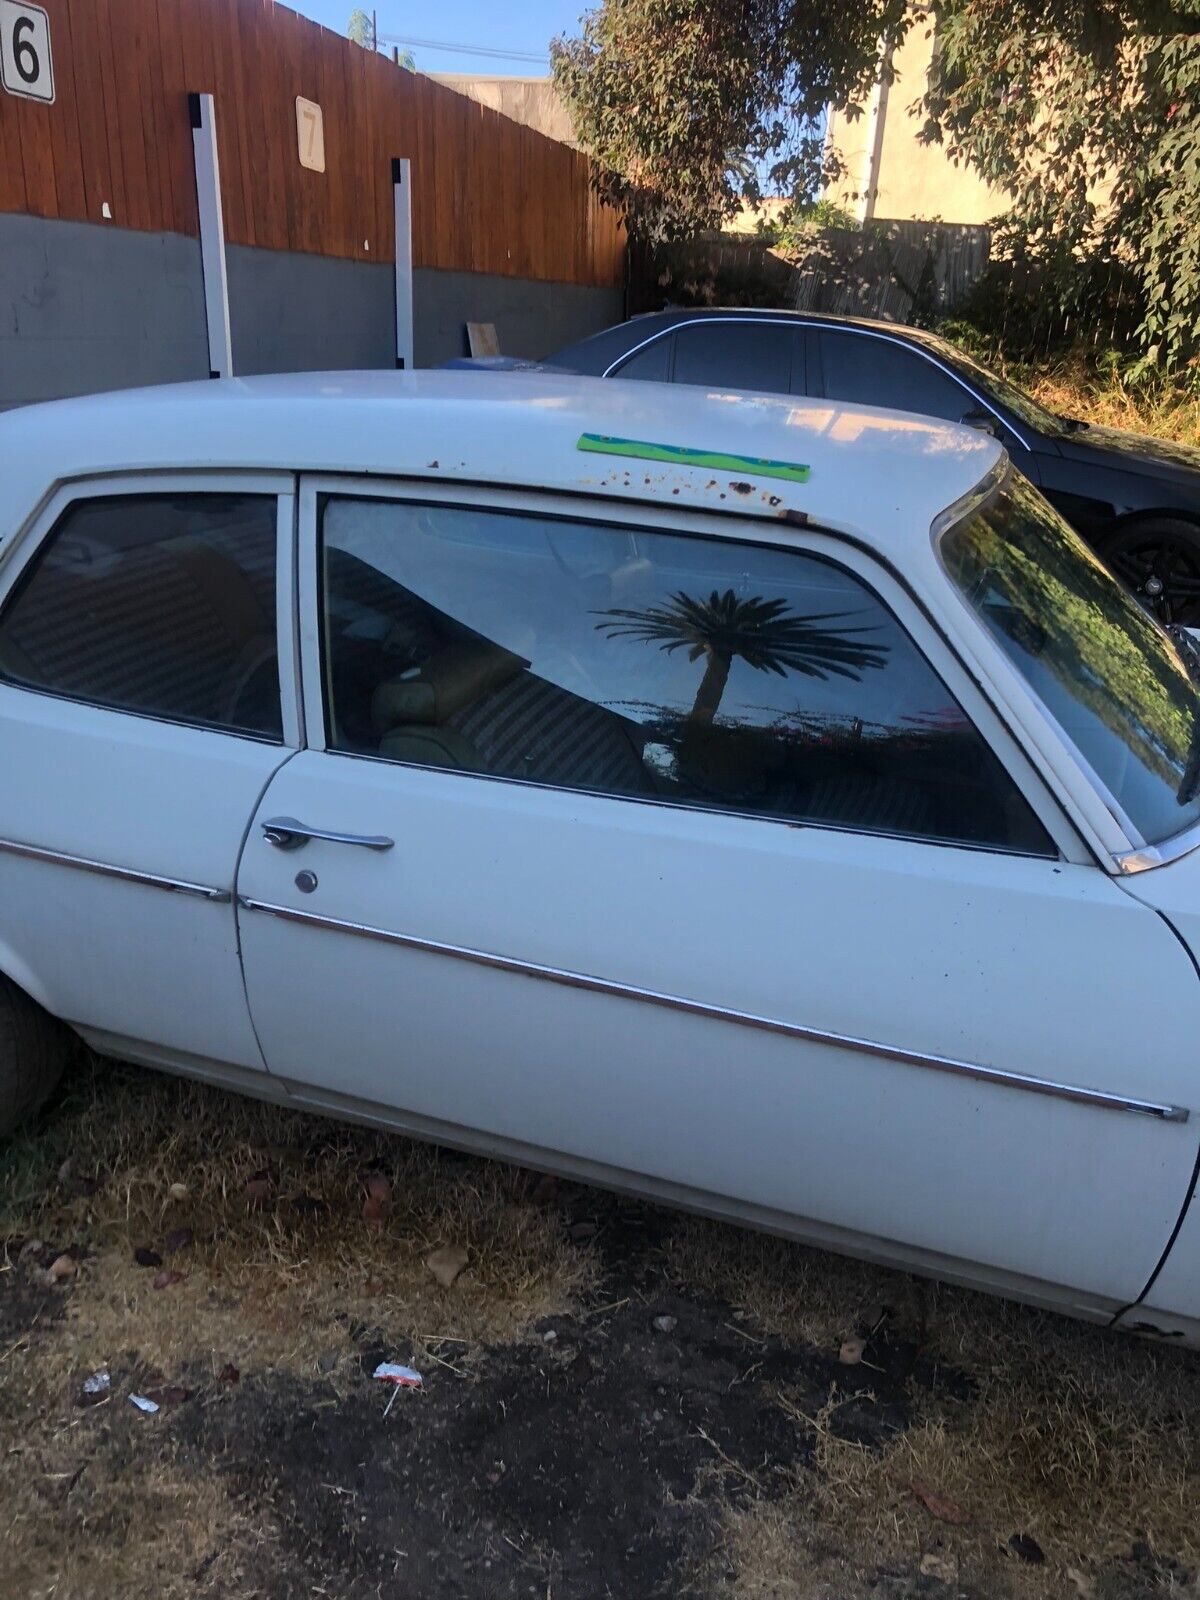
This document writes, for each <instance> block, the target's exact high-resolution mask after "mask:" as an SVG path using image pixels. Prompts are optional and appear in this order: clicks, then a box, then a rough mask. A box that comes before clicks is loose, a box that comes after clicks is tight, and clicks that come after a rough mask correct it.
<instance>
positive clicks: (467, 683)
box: [371, 639, 529, 734]
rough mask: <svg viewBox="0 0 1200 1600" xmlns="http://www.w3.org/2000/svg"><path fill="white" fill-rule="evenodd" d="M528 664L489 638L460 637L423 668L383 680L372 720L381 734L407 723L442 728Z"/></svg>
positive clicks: (372, 702)
mask: <svg viewBox="0 0 1200 1600" xmlns="http://www.w3.org/2000/svg"><path fill="white" fill-rule="evenodd" d="M528 665H529V662H528V661H525V660H523V659H522V657H520V656H518V655H514V654H513V653H512V651H511V650H505V649H502V648H501V646H500V645H496V644H491V643H489V642H488V641H487V640H486V639H477V640H475V639H463V640H456V641H455V642H454V643H453V644H450V645H447V646H445V647H444V648H443V649H441V650H439V651H438V653H437V654H436V655H434V656H431V657H430V659H429V660H428V661H426V662H424V663H423V665H422V666H421V667H420V669H419V670H418V671H415V672H413V673H412V674H411V675H409V676H406V677H401V678H392V679H390V680H389V681H388V682H387V683H381V684H380V685H379V687H378V688H377V689H376V691H375V693H374V695H373V696H372V699H371V721H372V723H373V724H374V727H375V731H376V733H380V734H382V733H386V732H387V731H388V730H389V729H390V728H398V727H400V726H402V725H403V724H405V723H421V724H424V725H425V726H427V727H440V726H442V725H444V724H445V723H446V722H447V721H448V720H449V719H450V718H451V717H452V716H454V715H455V713H456V712H459V711H462V710H464V709H465V708H466V707H467V706H469V705H474V703H475V702H476V701H477V700H482V699H483V697H484V696H485V695H489V694H494V693H495V691H496V690H497V689H499V688H501V687H502V686H503V685H504V684H506V683H508V682H509V681H510V679H512V678H515V677H516V676H517V674H518V673H519V672H523V671H524V669H525V668H526V667H527V666H528Z"/></svg>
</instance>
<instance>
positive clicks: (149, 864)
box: [0, 477, 296, 1070]
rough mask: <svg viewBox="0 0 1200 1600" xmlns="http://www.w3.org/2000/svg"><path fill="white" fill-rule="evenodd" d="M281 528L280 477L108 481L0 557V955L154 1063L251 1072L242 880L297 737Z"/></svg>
mask: <svg viewBox="0 0 1200 1600" xmlns="http://www.w3.org/2000/svg"><path fill="white" fill-rule="evenodd" d="M281 491H282V492H281ZM293 523H294V519H293V497H292V494H291V483H290V480H287V479H285V480H282V481H280V480H271V479H262V478H257V479H252V480H247V479H236V480H231V481H230V483H229V484H228V485H227V486H224V487H222V488H219V489H218V488H215V487H214V485H213V481H212V478H211V477H207V478H205V479H202V480H198V481H197V480H189V479H179V480H171V481H167V480H164V479H139V480H132V481H131V482H130V483H128V484H127V485H124V486H122V485H119V484H114V483H112V482H109V483H106V484H105V485H103V486H101V487H98V488H95V489H92V488H82V487H81V488H77V489H74V490H72V491H70V493H69V494H64V495H61V496H60V497H59V500H58V501H57V502H56V503H55V504H54V505H52V506H51V507H50V508H49V510H48V512H47V514H46V516H45V517H44V518H43V519H42V523H41V527H40V528H39V529H37V530H34V531H33V532H32V533H31V535H30V536H29V537H28V538H27V539H23V540H22V542H21V545H20V547H18V548H15V549H14V550H13V551H12V552H11V556H10V558H9V559H8V560H7V561H6V562H5V564H4V566H3V568H2V569H0V596H2V599H0V751H2V752H3V760H4V781H3V783H2V784H0V905H3V907H4V916H3V919H2V921H0V970H4V971H6V972H7V973H8V974H9V975H10V976H11V977H12V978H13V979H14V980H15V981H16V982H17V983H19V984H21V985H22V986H23V987H24V988H25V989H27V990H28V991H29V992H30V993H31V994H33V995H34V996H35V997H36V998H37V999H39V1000H40V1001H41V1002H42V1003H43V1004H44V1005H45V1006H46V1007H47V1008H48V1009H49V1010H50V1011H52V1012H54V1013H55V1014H56V1015H57V1016H60V1017H63V1018H65V1019H66V1020H67V1021H68V1022H71V1023H73V1024H75V1025H77V1026H78V1027H80V1028H81V1029H83V1030H85V1031H87V1032H89V1033H90V1034H91V1035H92V1036H94V1037H97V1038H98V1039H99V1040H100V1041H101V1042H106V1041H108V1042H112V1041H120V1042H121V1047H122V1048H124V1049H127V1050H129V1051H131V1052H132V1053H134V1054H141V1055H144V1056H145V1057H148V1058H150V1059H153V1058H154V1057H156V1056H167V1057H170V1058H171V1059H173V1060H179V1058H180V1057H181V1056H182V1057H187V1056H192V1057H196V1058H199V1059H200V1060H202V1061H204V1062H206V1063H209V1064H211V1063H213V1062H219V1063H224V1064H226V1065H232V1066H236V1067H249V1068H257V1069H258V1070H261V1069H262V1065H263V1063H262V1056H261V1052H260V1051H259V1049H258V1045H257V1041H256V1040H255V1038H254V1032H253V1029H252V1027H251V1025H250V1018H249V1013H248V1010H247V1006H246V1001H245V994H244V986H243V982H242V975H241V968H240V964H239V961H238V949H237V924H236V914H235V910H234V905H233V885H234V876H235V873H236V870H237V859H238V854H239V851H240V850H241V847H242V841H243V839H244V838H245V834H246V829H247V827H248V825H249V822H250V818H251V816H252V815H253V812H254V809H255V806H256V805H257V802H258V798H259V796H260V795H261V793H262V791H263V789H264V787H265V786H266V784H267V782H268V781H269V779H270V777H271V774H272V773H273V772H274V771H275V770H276V769H277V768H278V767H279V766H280V764H281V763H282V762H283V761H284V760H286V758H287V756H288V755H289V754H291V753H292V752H291V750H290V749H289V747H288V742H287V741H286V740H285V723H286V724H290V728H291V736H290V742H291V743H292V744H293V745H294V743H295V739H296V730H295V722H296V714H295V694H294V690H293V688H292V685H291V684H290V683H288V684H287V685H286V691H287V692H286V694H285V695H284V697H283V698H282V699H281V689H280V674H279V667H278V661H277V657H278V650H277V642H276V641H277V628H276V614H277V610H278V611H279V613H280V615H281V616H282V618H283V620H284V625H285V628H286V629H288V630H289V631H288V635H287V637H288V640H289V643H290V639H291V633H290V629H291V622H290V617H291V609H292V608H291V604H290V594H291V565H292V564H291V550H292V544H293ZM279 551H282V553H283V559H284V563H285V566H284V578H283V583H282V585H281V586H280V592H281V593H283V594H284V595H285V596H287V600H286V602H285V604H283V605H282V606H278V605H277V598H276V593H277V585H276V562H277V554H278V552H279ZM284 659H285V660H289V657H288V656H287V655H286V654H285V657H284ZM285 701H286V709H285V703H284V702H285Z"/></svg>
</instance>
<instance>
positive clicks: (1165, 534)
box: [1099, 514, 1200, 628]
mask: <svg viewBox="0 0 1200 1600" xmlns="http://www.w3.org/2000/svg"><path fill="white" fill-rule="evenodd" d="M1099 554H1100V555H1101V556H1102V557H1103V559H1104V560H1105V561H1106V562H1107V563H1108V565H1109V566H1110V567H1111V568H1112V570H1113V572H1115V573H1116V575H1117V577H1118V578H1120V580H1121V582H1122V583H1123V584H1124V585H1125V587H1126V588H1127V589H1129V590H1130V591H1131V593H1132V594H1133V595H1134V596H1135V597H1136V598H1137V599H1138V600H1140V601H1141V603H1142V604H1143V605H1144V606H1145V607H1146V609H1147V610H1148V611H1152V612H1153V613H1154V614H1155V616H1156V617H1157V618H1158V620H1159V621H1160V622H1161V623H1163V624H1164V625H1170V624H1175V625H1176V626H1178V627H1183V628H1200V527H1198V526H1197V525H1196V523H1194V522H1191V521H1189V520H1188V518H1187V517H1175V516H1170V515H1166V514H1164V515H1161V516H1153V517H1145V518H1142V517H1139V518H1138V519H1137V520H1136V521H1131V522H1125V523H1122V524H1121V525H1120V526H1119V527H1117V528H1115V529H1114V530H1113V531H1112V532H1111V533H1110V534H1108V536H1107V537H1106V538H1105V539H1103V540H1102V541H1101V542H1100V545H1099Z"/></svg>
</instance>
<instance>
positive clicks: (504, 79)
mask: <svg viewBox="0 0 1200 1600" xmlns="http://www.w3.org/2000/svg"><path fill="white" fill-rule="evenodd" d="M429 76H430V77H431V78H432V79H433V81H434V82H435V83H441V84H444V85H445V86H446V88H447V89H454V90H455V91H456V92H457V93H458V94H465V95H466V96H467V97H468V99H471V100H475V101H477V102H478V104H479V105H481V106H490V107H491V108H492V110H493V111H498V112H499V113H500V115H501V116H502V117H508V118H510V119H511V120H512V121H513V122H520V123H523V124H524V126H525V127H527V128H534V129H536V130H537V132H538V133H544V134H545V135H546V137H547V139H555V140H557V141H558V143H559V144H569V145H570V146H571V147H572V148H573V149H575V150H578V149H579V148H580V146H579V141H578V140H577V139H576V137H575V128H574V126H573V124H572V122H571V117H570V113H569V112H568V110H567V108H566V106H565V105H563V103H562V101H561V100H560V99H559V96H558V91H557V90H556V89H555V87H554V80H553V78H517V77H509V76H507V75H506V74H504V73H492V74H479V73H474V72H431V73H430V74H429Z"/></svg>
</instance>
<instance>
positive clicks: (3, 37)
mask: <svg viewBox="0 0 1200 1600" xmlns="http://www.w3.org/2000/svg"><path fill="white" fill-rule="evenodd" d="M0 83H3V84H4V87H5V88H6V89H7V90H8V92H9V94H19V95H24V96H25V98H26V99H28V100H42V101H44V102H45V103H46V104H47V105H49V104H50V103H51V101H52V100H53V99H54V64H53V62H52V61H51V59H50V18H49V17H48V16H47V15H46V13H45V12H44V11H43V10H42V8H41V6H33V5H29V4H27V3H26V0H0Z"/></svg>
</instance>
